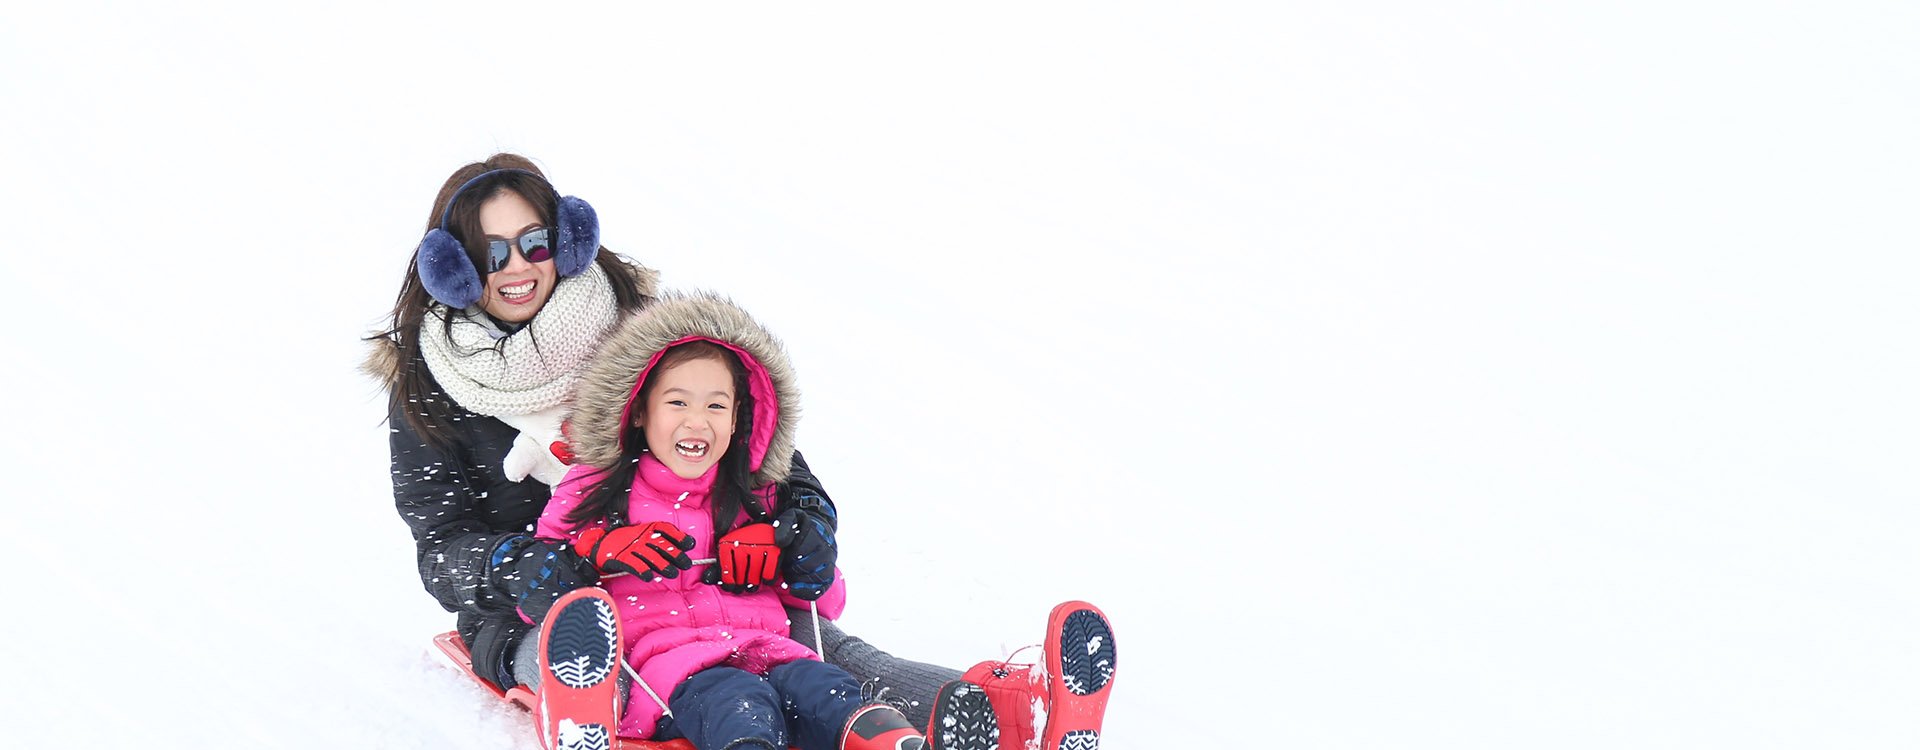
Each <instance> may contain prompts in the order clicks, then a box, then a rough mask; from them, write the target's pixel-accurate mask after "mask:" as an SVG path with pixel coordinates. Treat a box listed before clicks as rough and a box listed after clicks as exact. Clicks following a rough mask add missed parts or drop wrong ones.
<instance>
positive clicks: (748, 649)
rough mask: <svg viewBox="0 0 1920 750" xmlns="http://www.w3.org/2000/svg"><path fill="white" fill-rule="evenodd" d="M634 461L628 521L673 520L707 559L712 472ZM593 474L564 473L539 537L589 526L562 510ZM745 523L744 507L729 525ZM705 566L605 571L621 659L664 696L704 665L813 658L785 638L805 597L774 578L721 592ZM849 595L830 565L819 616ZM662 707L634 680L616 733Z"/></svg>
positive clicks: (762, 670) (643, 722)
mask: <svg viewBox="0 0 1920 750" xmlns="http://www.w3.org/2000/svg"><path fill="white" fill-rule="evenodd" d="M640 462H641V463H640V470H639V472H638V473H637V475H636V476H635V478H634V482H633V488H632V490H631V491H630V493H629V494H628V498H629V500H628V506H627V519H628V522H629V523H631V524H633V525H640V524H645V523H649V522H653V521H666V522H668V523H671V524H673V525H674V526H676V527H678V528H679V529H680V530H681V531H684V532H686V533H687V534H689V535H691V536H692V537H693V539H694V546H693V549H692V550H689V551H688V555H689V556H691V557H692V558H693V559H695V560H707V559H712V558H713V557H714V556H715V552H714V534H713V524H712V521H711V518H710V515H711V513H710V511H709V510H708V508H707V500H708V497H707V493H708V489H709V488H710V487H711V485H712V482H713V472H712V471H709V472H708V473H707V475H706V476H703V477H700V478H698V479H682V478H680V477H679V476H677V475H675V474H674V473H673V472H672V471H670V470H668V469H667V467H666V466H664V465H662V464H661V463H660V462H659V461H658V460H656V459H654V457H653V456H652V455H651V454H647V455H643V456H642V457H641V459H640ZM594 474H595V472H594V470H593V469H591V468H590V467H587V466H584V465H581V466H575V467H573V469H572V470H570V471H569V472H568V473H567V476H566V479H564V480H562V481H561V482H560V484H559V486H557V487H555V488H554V494H553V500H552V501H551V502H549V503H548V504H547V509H546V511H545V512H544V513H542V514H541V516H540V522H539V525H538V527H537V528H536V530H535V533H536V535H538V536H539V537H541V538H543V539H563V540H566V541H569V542H571V541H573V540H575V539H577V538H579V535H580V532H581V531H584V530H585V529H586V528H587V527H585V526H581V527H573V526H571V525H569V524H568V523H567V522H566V520H565V517H566V514H567V513H568V512H570V511H572V509H573V508H574V507H575V506H577V505H579V503H580V501H581V500H582V499H583V498H584V497H585V496H586V494H587V493H589V492H590V491H591V490H592V489H593V487H594V486H595V484H597V482H595V481H594ZM772 490H773V488H772V487H771V486H769V487H767V488H765V489H764V491H763V492H764V494H763V497H764V498H765V499H764V500H763V501H762V502H764V503H766V504H768V505H772V504H773V502H774V497H775V493H774V492H773V491H772ZM775 512H778V509H775ZM749 522H750V521H749V520H748V519H747V517H746V515H745V514H744V513H742V514H741V517H740V518H739V519H737V520H736V521H735V523H734V525H733V527H734V528H739V527H740V526H741V525H743V524H745V523H749ZM596 525H599V524H596ZM703 572H704V570H703V566H701V565H695V566H694V567H693V569H692V570H690V571H686V572H683V573H681V574H680V575H679V577H677V578H671V579H667V578H658V579H655V580H653V581H642V580H640V579H639V578H638V577H636V576H630V575H629V576H619V577H614V578H609V579H607V580H606V581H605V582H604V583H603V584H602V585H604V586H605V587H606V589H607V592H608V593H610V594H612V595H613V599H614V602H615V604H616V605H617V606H618V608H619V612H620V624H621V628H622V630H623V640H624V646H625V649H624V653H625V654H626V659H627V663H629V664H631V665H633V667H634V669H635V670H636V671H637V672H639V674H640V679H642V680H644V681H646V683H647V686H648V687H651V688H652V689H653V691H654V692H655V693H657V694H659V696H660V699H661V700H666V699H668V698H669V697H670V696H672V695H673V690H674V688H676V687H678V686H679V685H680V682H681V681H683V680H685V679H687V678H688V677H691V676H692V675H693V674H694V673H696V672H699V671H701V670H703V669H706V668H708V667H713V666H729V667H737V668H740V669H744V670H746V671H748V672H753V673H755V674H762V675H764V674H766V673H767V670H769V669H771V668H773V667H775V666H778V665H781V664H785V663H787V662H791V661H797V660H800V659H818V658H819V657H818V656H816V655H815V654H814V653H813V650H812V649H811V648H810V647H809V646H806V645H803V644H801V643H799V642H797V641H794V640H793V639H791V638H788V637H787V634H788V632H789V627H788V622H787V611H786V606H787V605H791V606H793V607H795V608H798V609H802V610H804V609H807V607H808V604H807V603H806V602H804V601H801V600H799V599H796V598H793V597H790V596H788V595H787V594H786V590H785V589H784V588H782V587H780V586H778V585H777V584H775V585H772V586H767V587H762V588H761V589H760V590H758V591H756V592H754V593H751V594H731V593H727V592H725V591H721V590H720V588H719V587H717V586H712V585H708V584H704V583H701V582H700V580H701V573H703ZM846 601H847V594H846V585H845V582H844V581H842V580H840V578H839V574H838V572H836V573H835V580H834V583H833V586H832V587H831V588H829V589H828V590H827V593H826V595H824V596H822V597H820V600H819V601H818V602H816V604H817V605H818V606H819V610H820V616H821V617H824V618H828V619H838V618H839V617H840V614H841V612H842V611H844V610H845V609H846ZM661 708H662V707H661V706H660V705H659V704H658V703H656V702H655V701H654V699H653V697H652V696H650V695H648V694H647V691H646V690H643V689H640V687H639V686H638V685H636V686H634V689H633V690H632V691H631V693H630V695H629V696H628V700H627V708H626V711H625V712H624V713H623V714H622V716H621V719H620V729H619V733H620V734H621V735H622V736H626V737H641V738H646V737H651V736H652V735H653V732H654V730H655V728H656V725H657V724H658V722H659V720H660V717H661V716H662V715H663V714H662V711H661Z"/></svg>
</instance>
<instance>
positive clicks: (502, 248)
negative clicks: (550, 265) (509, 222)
mask: <svg viewBox="0 0 1920 750" xmlns="http://www.w3.org/2000/svg"><path fill="white" fill-rule="evenodd" d="M515 245H518V246H519V247H520V257H522V258H526V259H527V262H528V263H539V262H540V261H543V260H553V230H552V229H549V228H547V227H534V228H532V229H529V230H527V231H526V232H524V233H522V234H521V235H520V236H518V237H515V238H513V239H511V240H487V273H494V272H496V271H499V270H500V269H502V268H506V267H507V262H508V261H510V260H513V248H514V246H515Z"/></svg>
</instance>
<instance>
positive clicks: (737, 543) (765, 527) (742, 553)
mask: <svg viewBox="0 0 1920 750" xmlns="http://www.w3.org/2000/svg"><path fill="white" fill-rule="evenodd" d="M714 555H715V556H716V557H718V558H719V564H718V565H715V566H713V567H710V568H707V572H706V573H705V574H704V576H705V577H704V580H705V581H706V582H707V583H710V584H714V585H717V586H719V587H720V590H722V591H730V592H733V593H735V594H745V593H752V592H754V591H757V590H759V589H760V584H763V583H768V582H770V581H772V580H773V579H774V576H776V575H778V574H779V571H778V566H779V564H780V548H779V547H778V546H776V545H774V543H773V526H772V525H770V524H764V523H753V524H747V525H745V526H742V527H740V528H737V529H734V530H732V531H729V532H727V534H726V536H723V537H720V543H719V544H718V545H715V546H714Z"/></svg>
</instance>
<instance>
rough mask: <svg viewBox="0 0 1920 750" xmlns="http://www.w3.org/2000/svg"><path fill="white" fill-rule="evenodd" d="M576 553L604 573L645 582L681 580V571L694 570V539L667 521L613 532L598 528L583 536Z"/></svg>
mask: <svg viewBox="0 0 1920 750" xmlns="http://www.w3.org/2000/svg"><path fill="white" fill-rule="evenodd" d="M573 549H574V551H575V552H578V553H580V556H581V557H584V558H587V559H588V560H590V561H592V562H593V566H594V567H596V568H599V569H600V571H601V572H602V573H632V574H634V575H637V576H639V577H640V580H642V581H651V580H653V578H654V576H664V577H666V578H679V577H680V571H682V570H686V569H688V568H691V567H693V558H690V557H687V550H690V549H693V536H692V535H690V534H688V533H686V532H684V531H681V530H680V529H679V528H678V527H676V526H674V525H673V524H670V523H667V522H665V521H654V522H652V523H644V524H641V525H639V526H621V527H619V528H617V529H612V530H608V529H603V528H600V527H598V526H596V527H594V528H591V529H587V530H586V531H585V532H583V533H581V534H580V538H579V539H577V540H575V541H574V543H573Z"/></svg>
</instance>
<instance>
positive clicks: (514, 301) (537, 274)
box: [480, 190, 559, 323]
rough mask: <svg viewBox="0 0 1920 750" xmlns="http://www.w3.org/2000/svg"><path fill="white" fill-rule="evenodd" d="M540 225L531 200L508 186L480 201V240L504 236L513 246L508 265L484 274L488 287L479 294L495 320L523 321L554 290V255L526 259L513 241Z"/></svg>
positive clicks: (556, 277) (555, 275) (483, 305)
mask: <svg viewBox="0 0 1920 750" xmlns="http://www.w3.org/2000/svg"><path fill="white" fill-rule="evenodd" d="M540 226H542V224H541V223H540V214H539V212H537V211H535V210H534V209H533V204H532V203H528V202H527V199H525V198H522V197H520V194H519V193H516V192H513V191H511V190H502V191H500V192H498V193H494V194H493V197H491V198H488V199H487V202H485V203H482V204H480V232H481V233H482V234H483V235H485V237H483V238H482V239H483V241H485V240H506V241H507V243H508V244H510V245H512V246H513V251H512V253H511V254H509V256H508V259H507V265H506V266H504V267H502V268H501V269H500V270H498V271H495V272H493V273H491V274H488V275H487V291H486V294H485V295H482V296H481V297H480V307H481V308H482V309H485V310H486V311H487V314H488V315H492V316H493V317H494V318H495V319H497V320H502V321H506V322H508V323H525V322H527V321H528V320H531V319H533V315H534V313H537V312H540V307H541V306H542V305H545V304H547V297H549V296H551V295H552V294H553V285H554V283H555V281H556V280H557V279H558V278H559V277H558V275H557V274H556V273H554V270H553V258H552V257H548V258H547V259H546V260H543V261H540V262H538V263H529V262H527V258H526V256H525V255H523V254H521V250H520V245H519V243H518V242H516V241H515V240H516V239H517V238H518V237H519V236H520V235H522V234H524V233H526V231H527V230H529V229H533V228H536V227H540ZM549 253H551V249H549ZM482 270H485V269H484V267H483V268H482Z"/></svg>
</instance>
